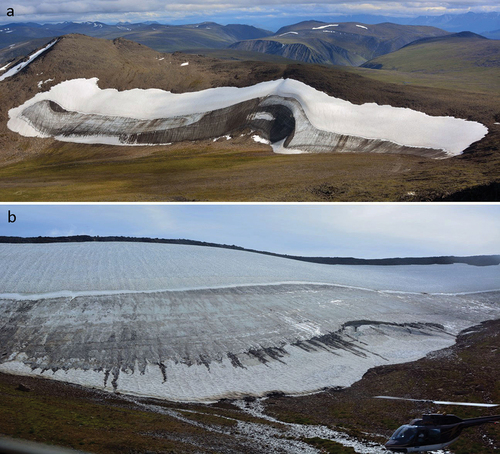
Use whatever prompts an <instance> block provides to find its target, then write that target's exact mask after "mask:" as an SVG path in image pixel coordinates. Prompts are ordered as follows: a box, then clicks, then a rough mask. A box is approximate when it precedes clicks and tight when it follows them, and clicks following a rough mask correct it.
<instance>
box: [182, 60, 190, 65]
mask: <svg viewBox="0 0 500 454" xmlns="http://www.w3.org/2000/svg"><path fill="white" fill-rule="evenodd" d="M187 65H189V62H188V61H186V62H184V63H181V66H187Z"/></svg>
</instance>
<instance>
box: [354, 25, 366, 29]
mask: <svg viewBox="0 0 500 454" xmlns="http://www.w3.org/2000/svg"><path fill="white" fill-rule="evenodd" d="M356 27H359V28H364V29H365V30H368V27H365V26H364V25H358V24H356Z"/></svg>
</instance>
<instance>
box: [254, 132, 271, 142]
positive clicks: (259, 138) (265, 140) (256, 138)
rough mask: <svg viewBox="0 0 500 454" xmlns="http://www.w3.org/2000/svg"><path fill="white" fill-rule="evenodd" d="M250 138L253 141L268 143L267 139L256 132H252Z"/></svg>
mask: <svg viewBox="0 0 500 454" xmlns="http://www.w3.org/2000/svg"><path fill="white" fill-rule="evenodd" d="M252 139H253V140H254V142H258V143H265V144H269V140H267V139H264V138H263V137H261V136H259V135H257V134H254V135H253V136H252Z"/></svg>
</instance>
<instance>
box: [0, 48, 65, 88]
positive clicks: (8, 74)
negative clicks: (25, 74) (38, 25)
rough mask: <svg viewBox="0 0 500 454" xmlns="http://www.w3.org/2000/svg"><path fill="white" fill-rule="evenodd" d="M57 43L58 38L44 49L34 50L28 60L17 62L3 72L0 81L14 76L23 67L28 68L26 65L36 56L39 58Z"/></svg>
mask: <svg viewBox="0 0 500 454" xmlns="http://www.w3.org/2000/svg"><path fill="white" fill-rule="evenodd" d="M55 43H57V39H55V40H54V41H51V42H50V43H49V44H47V45H46V46H45V47H43V48H42V49H39V50H37V51H36V52H33V53H32V54H31V55H30V56H29V57H28V59H27V60H26V61H23V62H21V63H19V64H17V65H16V66H14V67H12V68H10V69H9V70H8V71H6V72H5V73H4V74H2V75H1V76H0V82H1V81H2V80H5V79H7V78H9V77H12V76H14V75H16V74H17V73H18V72H19V71H21V70H22V69H24V68H26V66H28V65H29V64H30V63H31V62H32V61H33V60H34V59H35V58H37V57H39V56H40V55H42V54H43V53H44V52H45V51H46V50H47V49H50V48H51V47H52V46H53V45H54V44H55ZM7 66H8V65H7ZM4 68H5V67H4ZM4 68H2V69H4Z"/></svg>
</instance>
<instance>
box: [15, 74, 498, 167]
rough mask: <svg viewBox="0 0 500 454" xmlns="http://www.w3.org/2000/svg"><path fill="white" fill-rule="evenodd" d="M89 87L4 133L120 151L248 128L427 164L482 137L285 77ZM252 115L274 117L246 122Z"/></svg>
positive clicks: (40, 107)
mask: <svg viewBox="0 0 500 454" xmlns="http://www.w3.org/2000/svg"><path fill="white" fill-rule="evenodd" d="M97 82H98V79H97V78H93V79H73V80H69V81H65V82H61V83H60V84H58V85H56V86H54V87H52V88H51V89H50V90H49V91H47V92H44V93H38V94H36V95H35V96H34V97H33V98H31V99H30V100H28V101H26V102H25V103H24V104H23V105H21V106H19V107H16V108H14V109H11V110H10V111H9V117H10V120H9V122H8V127H9V128H10V129H11V130H13V131H15V132H18V133H19V134H22V135H24V136H29V137H55V138H57V139H58V140H65V141H75V142H87V143H115V144H121V145H134V144H161V143H167V142H171V141H172V139H174V140H177V141H181V140H198V139H207V138H213V137H218V136H222V135H225V134H228V133H231V132H234V131H237V130H241V129H244V128H248V127H250V128H252V129H257V130H258V131H259V132H260V133H261V134H262V133H263V134H264V135H265V137H264V138H265V139H268V140H270V141H271V142H272V143H276V142H279V141H282V140H284V144H283V145H284V146H285V147H287V148H290V149H293V150H297V151H301V152H328V151H358V152H379V153H380V152H382V153H413V154H420V155H426V156H433V157H446V156H450V155H456V154H460V153H461V152H462V151H463V150H464V149H465V148H467V147H468V146H469V145H470V144H471V143H473V142H475V141H477V140H480V139H482V138H483V137H484V136H485V135H486V133H487V132H488V129H487V128H486V127H485V126H484V125H482V124H480V123H477V122H471V121H466V120H461V119H456V118H453V117H432V116H429V115H426V114H424V113H422V112H417V111H414V110H411V109H407V108H396V107H392V106H388V105H384V106H380V105H377V104H375V103H369V104H362V105H356V104H352V103H350V102H348V101H344V100H341V99H338V98H334V97H331V96H328V95H327V94H326V93H323V92H321V91H318V90H315V89H314V88H312V87H310V86H308V85H306V84H304V83H302V82H299V81H296V80H293V79H286V80H283V79H281V80H276V81H270V82H262V83H259V84H256V85H253V86H250V87H245V88H236V87H219V88H212V89H208V90H203V91H199V92H193V93H182V94H174V93H170V92H166V91H163V90H158V89H149V90H141V89H133V90H126V91H121V92H119V91H117V90H115V89H105V90H101V89H100V88H99V87H98V85H97ZM259 112H260V113H261V114H262V113H264V114H268V115H272V116H273V117H275V118H274V120H273V121H272V122H269V121H268V119H266V120H262V121H260V122H259V121H255V120H254V121H253V122H252V119H255V114H256V113H259ZM269 123H271V124H269Z"/></svg>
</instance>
